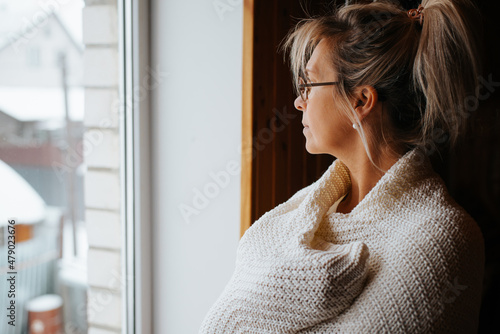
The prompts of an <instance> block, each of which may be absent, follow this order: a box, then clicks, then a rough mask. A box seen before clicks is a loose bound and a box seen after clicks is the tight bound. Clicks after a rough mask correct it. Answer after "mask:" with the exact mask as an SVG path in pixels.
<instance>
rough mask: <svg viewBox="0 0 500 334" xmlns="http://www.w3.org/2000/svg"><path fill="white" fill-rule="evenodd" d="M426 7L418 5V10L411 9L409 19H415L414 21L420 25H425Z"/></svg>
mask: <svg viewBox="0 0 500 334" xmlns="http://www.w3.org/2000/svg"><path fill="white" fill-rule="evenodd" d="M423 10H424V7H422V5H418V8H417V9H410V10H409V11H408V12H407V14H408V17H409V18H411V19H413V20H418V22H419V23H420V25H422V24H423V22H424V13H423Z"/></svg>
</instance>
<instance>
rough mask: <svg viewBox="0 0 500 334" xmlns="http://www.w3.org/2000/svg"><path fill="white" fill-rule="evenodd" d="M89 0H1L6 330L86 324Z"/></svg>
mask: <svg viewBox="0 0 500 334" xmlns="http://www.w3.org/2000/svg"><path fill="white" fill-rule="evenodd" d="M83 6H84V2H83V0H75V1H50V2H41V1H38V0H37V1H35V0H23V1H11V0H0V184H1V187H0V271H1V274H2V275H1V277H5V276H4V275H6V276H7V278H8V280H5V279H3V278H2V280H1V282H0V293H1V294H2V298H0V300H1V303H2V305H1V306H2V310H3V311H2V314H1V316H2V319H3V320H2V321H1V322H0V333H25V332H27V331H28V329H29V330H30V332H32V333H37V332H40V333H41V332H43V333H56V332H57V329H58V328H60V329H61V330H62V332H65V333H86V332H87V324H86V318H87V315H86V303H87V301H86V295H87V294H86V291H87V279H86V277H87V274H86V257H87V249H88V245H87V237H86V229H85V225H84V208H85V206H84V200H83V181H84V178H85V170H86V168H85V165H84V159H83V154H82V152H83V151H82V139H83V131H84V127H83V106H84V95H83V87H82V86H83V82H82V81H83V44H82V32H81V26H82V24H81V17H82V9H83ZM14 227H15V235H13V231H14V229H13V228H14ZM13 239H14V240H15V244H14V242H13V241H14V240H13ZM9 279H10V280H9ZM13 324H14V325H15V326H13Z"/></svg>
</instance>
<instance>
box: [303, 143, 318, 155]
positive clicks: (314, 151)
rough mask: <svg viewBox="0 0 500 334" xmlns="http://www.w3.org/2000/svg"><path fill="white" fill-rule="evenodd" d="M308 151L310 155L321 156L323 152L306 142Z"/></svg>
mask: <svg viewBox="0 0 500 334" xmlns="http://www.w3.org/2000/svg"><path fill="white" fill-rule="evenodd" d="M306 151H307V152H308V153H310V154H319V153H321V152H320V151H319V150H318V149H317V147H315V146H314V145H311V144H308V143H307V142H306Z"/></svg>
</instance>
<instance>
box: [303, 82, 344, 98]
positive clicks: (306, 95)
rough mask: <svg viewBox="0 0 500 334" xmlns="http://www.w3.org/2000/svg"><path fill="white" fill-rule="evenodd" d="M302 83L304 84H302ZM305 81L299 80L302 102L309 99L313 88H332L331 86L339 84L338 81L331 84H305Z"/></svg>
mask: <svg viewBox="0 0 500 334" xmlns="http://www.w3.org/2000/svg"><path fill="white" fill-rule="evenodd" d="M301 82H302V83H301ZM303 82H304V79H302V78H300V79H299V86H298V87H299V90H300V97H301V98H302V100H304V101H307V99H308V98H309V93H310V92H311V88H312V87H317V86H330V85H336V84H338V83H339V82H338V81H330V82H315V83H303Z"/></svg>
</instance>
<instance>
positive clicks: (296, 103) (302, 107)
mask: <svg viewBox="0 0 500 334" xmlns="http://www.w3.org/2000/svg"><path fill="white" fill-rule="evenodd" d="M293 105H294V106H295V109H297V110H300V111H305V105H306V102H305V101H304V100H303V99H302V97H301V96H300V95H299V96H297V98H296V99H295V101H294V102H293Z"/></svg>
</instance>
